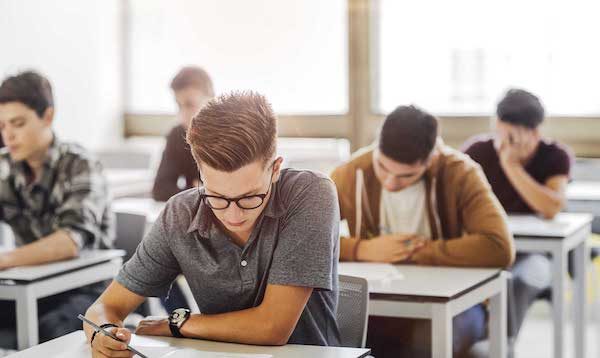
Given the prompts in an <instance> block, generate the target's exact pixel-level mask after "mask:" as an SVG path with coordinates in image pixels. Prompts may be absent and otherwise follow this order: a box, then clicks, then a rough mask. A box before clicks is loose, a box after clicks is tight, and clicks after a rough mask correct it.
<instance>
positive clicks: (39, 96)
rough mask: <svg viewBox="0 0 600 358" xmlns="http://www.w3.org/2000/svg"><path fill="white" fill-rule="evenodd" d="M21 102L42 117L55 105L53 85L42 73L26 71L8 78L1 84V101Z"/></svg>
mask: <svg viewBox="0 0 600 358" xmlns="http://www.w3.org/2000/svg"><path fill="white" fill-rule="evenodd" d="M8 102H20V103H22V104H24V105H26V106H27V107H29V108H30V109H32V110H34V111H35V113H37V115H38V116H39V117H40V118H41V117H43V116H44V112H46V109H48V108H49V107H54V97H53V96H52V86H50V82H49V81H48V80H47V79H46V78H45V77H44V76H42V75H41V74H39V73H37V72H35V71H25V72H21V73H19V74H17V75H14V76H11V77H8V78H6V79H5V80H4V81H3V82H2V84H0V103H8Z"/></svg>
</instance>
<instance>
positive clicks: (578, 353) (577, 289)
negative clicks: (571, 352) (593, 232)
mask: <svg viewBox="0 0 600 358" xmlns="http://www.w3.org/2000/svg"><path fill="white" fill-rule="evenodd" d="M589 259H590V255H589V248H588V247H587V245H586V241H583V242H582V243H581V244H579V245H578V246H577V247H576V248H575V255H574V260H575V263H574V264H575V272H574V273H573V274H574V275H575V277H574V279H575V282H574V283H575V285H574V287H573V306H574V309H575V315H574V322H573V326H574V328H575V357H580V358H585V356H586V348H587V330H586V327H587V317H588V310H587V301H586V294H587V268H588V261H589Z"/></svg>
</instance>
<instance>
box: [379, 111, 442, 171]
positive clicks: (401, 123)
mask: <svg viewBox="0 0 600 358" xmlns="http://www.w3.org/2000/svg"><path fill="white" fill-rule="evenodd" d="M437 135H438V121H437V118H435V117H434V116H433V115H431V114H429V113H427V112H425V111H423V110H422V109H420V108H418V107H416V106H413V105H410V106H399V107H397V108H396V109H395V110H394V111H393V112H392V113H390V114H388V116H387V117H386V118H385V121H384V122H383V126H382V127H381V133H380V134H379V150H380V151H381V153H383V154H384V155H385V156H387V157H390V158H391V159H393V160H395V161H397V162H399V163H403V164H414V163H417V162H419V161H424V160H426V159H427V158H428V157H429V155H430V154H431V151H432V150H433V147H434V146H435V142H436V139H437Z"/></svg>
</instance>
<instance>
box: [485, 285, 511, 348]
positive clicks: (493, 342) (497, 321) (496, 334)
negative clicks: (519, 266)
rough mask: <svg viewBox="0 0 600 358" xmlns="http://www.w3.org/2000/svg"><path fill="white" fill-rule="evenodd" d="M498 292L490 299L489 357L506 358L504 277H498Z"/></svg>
mask: <svg viewBox="0 0 600 358" xmlns="http://www.w3.org/2000/svg"><path fill="white" fill-rule="evenodd" d="M500 287H501V289H500V292H498V293H497V294H496V295H494V296H493V297H491V299H490V321H489V323H488V325H489V332H490V334H489V336H490V357H492V358H506V355H507V346H508V342H507V338H506V335H507V332H508V331H507V315H508V313H507V306H506V276H505V275H501V277H500Z"/></svg>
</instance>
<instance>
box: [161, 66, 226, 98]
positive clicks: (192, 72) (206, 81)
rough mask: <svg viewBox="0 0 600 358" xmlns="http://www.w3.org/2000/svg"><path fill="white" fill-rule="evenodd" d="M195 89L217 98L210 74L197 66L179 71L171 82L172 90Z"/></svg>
mask: <svg viewBox="0 0 600 358" xmlns="http://www.w3.org/2000/svg"><path fill="white" fill-rule="evenodd" d="M188 87H194V88H197V89H199V90H201V91H202V92H203V93H204V94H205V95H207V96H209V97H214V96H215V91H214V89H213V83H212V80H211V79H210V76H209V75H208V73H207V72H206V71H205V70H204V69H202V68H200V67H197V66H187V67H184V68H182V69H181V70H179V72H178V73H177V74H176V75H175V77H173V80H171V89H172V90H173V91H179V90H182V89H184V88H188Z"/></svg>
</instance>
